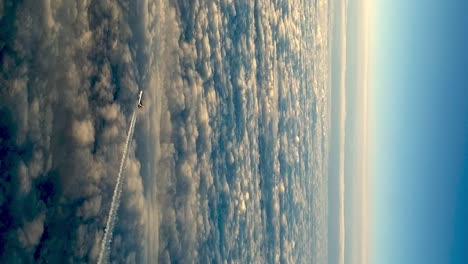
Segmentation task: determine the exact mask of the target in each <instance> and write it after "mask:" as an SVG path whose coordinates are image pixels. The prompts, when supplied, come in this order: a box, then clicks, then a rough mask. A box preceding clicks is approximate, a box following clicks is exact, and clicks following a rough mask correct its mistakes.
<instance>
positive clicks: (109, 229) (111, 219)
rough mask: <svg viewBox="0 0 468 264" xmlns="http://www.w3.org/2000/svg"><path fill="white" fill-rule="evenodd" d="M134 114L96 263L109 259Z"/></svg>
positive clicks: (133, 118)
mask: <svg viewBox="0 0 468 264" xmlns="http://www.w3.org/2000/svg"><path fill="white" fill-rule="evenodd" d="M135 121H136V114H135V112H133V114H132V119H131V120H130V127H129V128H128V133H127V140H126V142H125V146H124V150H123V154H122V159H121V161H120V168H119V174H118V176H117V183H116V184H115V189H114V194H113V196H112V202H111V207H110V210H109V216H108V218H107V224H106V230H104V237H103V238H102V244H101V251H100V252H99V259H98V263H99V264H102V263H106V262H107V260H108V257H109V250H110V244H111V241H112V234H113V231H114V226H115V220H116V216H117V210H118V209H119V205H120V195H121V194H122V176H123V173H124V171H125V168H126V167H127V164H126V161H127V149H128V144H129V143H130V139H131V138H132V135H133V128H134V127H135Z"/></svg>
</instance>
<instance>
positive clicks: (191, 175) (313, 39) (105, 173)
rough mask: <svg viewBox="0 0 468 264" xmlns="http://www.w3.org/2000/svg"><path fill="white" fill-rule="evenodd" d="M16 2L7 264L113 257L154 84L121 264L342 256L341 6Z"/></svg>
mask: <svg viewBox="0 0 468 264" xmlns="http://www.w3.org/2000/svg"><path fill="white" fill-rule="evenodd" d="M3 6H4V7H5V8H4V10H3V13H2V14H3V16H2V18H1V22H0V23H1V25H2V27H1V28H7V30H5V31H2V32H1V34H3V35H2V38H1V39H2V40H1V41H2V42H1V43H0V48H1V58H2V59H1V63H2V65H1V67H2V75H1V76H0V84H1V86H2V87H5V88H4V89H1V90H0V113H1V114H0V118H1V119H0V126H1V127H0V128H1V131H2V135H1V137H0V139H1V142H2V144H0V148H1V149H0V150H1V151H0V155H1V160H2V162H1V163H0V166H1V169H0V173H1V175H0V177H1V184H0V186H1V187H2V188H3V190H2V192H1V193H3V195H2V196H1V197H0V213H1V219H4V220H2V222H1V225H0V238H1V239H3V240H2V241H1V242H2V243H0V245H3V246H2V247H1V248H0V255H1V259H0V260H2V261H0V262H5V261H13V260H24V261H33V260H36V261H40V260H47V261H49V262H54V261H57V262H95V261H96V260H97V256H98V253H99V243H100V240H101V238H102V235H103V230H104V226H105V221H106V217H107V212H108V210H109V206H110V200H111V196H112V189H113V187H114V186H115V181H116V177H117V169H118V165H119V159H120V157H121V151H122V147H123V144H124V141H125V133H126V128H127V127H128V124H129V121H130V120H129V119H130V114H131V112H132V110H133V108H134V105H135V96H136V94H137V91H138V90H139V89H142V90H144V91H145V93H144V96H145V98H144V99H145V108H144V109H143V110H142V111H140V113H139V116H138V118H137V124H136V128H135V137H134V138H135V139H134V141H133V143H132V144H131V146H130V149H129V158H128V164H127V171H126V176H125V177H126V182H125V184H124V188H123V193H122V204H121V208H120V209H119V212H118V220H117V223H116V227H115V233H114V240H113V242H112V248H111V251H110V257H111V260H113V261H116V262H118V263H120V262H125V263H154V262H155V260H158V263H169V262H174V261H178V262H181V263H187V262H189V263H190V262H192V261H194V260H195V261H197V262H201V263H207V262H224V261H227V262H236V263H256V262H261V263H264V262H266V263H272V262H286V263H311V261H315V262H318V263H321V262H323V261H326V259H327V228H326V224H327V175H326V172H327V169H326V168H327V166H328V165H327V155H328V136H327V134H328V127H329V124H328V123H329V109H328V106H329V103H328V93H329V87H328V84H329V81H328V71H329V67H328V63H329V62H328V47H327V45H328V41H327V39H328V36H327V34H328V30H327V27H328V25H327V19H328V13H327V6H328V5H327V2H326V1H317V2H309V1H304V2H301V1H289V2H286V1H273V2H271V1H250V2H249V1H220V2H210V1H207V2H205V1H188V2H187V1H180V2H175V3H174V2H170V3H169V1H162V0H155V1H150V0H139V1H118V2H114V1H105V0H101V1H79V2H75V1H66V0H64V1H59V2H56V1H39V2H38V1H32V0H30V1H27V0H26V1H23V2H22V3H21V4H19V3H16V2H15V3H12V4H11V5H6V4H5V5H3ZM3 26H5V27H3ZM58 252H59V253H58Z"/></svg>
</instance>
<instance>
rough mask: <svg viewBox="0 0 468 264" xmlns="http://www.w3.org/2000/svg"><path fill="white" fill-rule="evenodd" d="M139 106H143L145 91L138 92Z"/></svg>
mask: <svg viewBox="0 0 468 264" xmlns="http://www.w3.org/2000/svg"><path fill="white" fill-rule="evenodd" d="M138 108H143V91H140V93H139V94H138Z"/></svg>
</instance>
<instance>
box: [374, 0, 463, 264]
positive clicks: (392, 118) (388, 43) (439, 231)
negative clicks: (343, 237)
mask: <svg viewBox="0 0 468 264" xmlns="http://www.w3.org/2000/svg"><path fill="white" fill-rule="evenodd" d="M467 7H468V6H467V4H466V3H464V2H463V1H454V0H451V1H422V0H417V1H403V0H398V1H389V0H379V1H376V3H375V6H374V9H373V10H374V12H373V13H372V14H371V17H372V20H373V21H374V24H373V26H372V30H371V32H370V34H371V35H372V37H371V38H372V43H371V47H372V48H371V49H370V50H371V53H372V56H371V59H370V61H369V67H370V69H371V76H370V78H371V83H372V85H371V88H370V89H371V91H372V92H371V93H372V96H371V99H370V109H371V110H370V120H372V121H371V122H370V127H371V130H370V131H371V132H372V133H373V135H374V137H373V138H372V142H371V143H370V144H371V145H372V146H373V149H372V150H371V153H372V154H373V155H374V156H372V157H370V160H372V162H373V164H372V165H371V166H370V168H372V171H371V173H370V174H371V181H372V185H371V188H370V189H371V192H372V197H373V199H372V201H371V204H370V214H371V219H370V220H371V222H372V225H371V226H372V230H371V234H372V235H371V244H372V245H373V247H372V252H371V254H370V256H371V259H370V263H379V264H386V263H389V264H390V263H467V262H468V251H467V249H468V246H467V245H468V244H467V242H468V241H467V237H468V236H467V234H468V229H467V228H466V220H467V214H468V210H467V206H466V201H467V198H468V196H467V193H466V192H465V190H467V188H468V181H467V177H468V166H467V163H468V133H467V131H468V116H467V113H468V105H467V103H466V100H467V99H468V89H467V88H466V84H467V81H468V71H467V62H468V51H467V50H466V47H468V45H467V44H468V38H467V33H468V32H467V30H466V29H465V28H466V25H467V22H468V19H467V16H466V10H467Z"/></svg>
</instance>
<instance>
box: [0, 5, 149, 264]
mask: <svg viewBox="0 0 468 264" xmlns="http://www.w3.org/2000/svg"><path fill="white" fill-rule="evenodd" d="M1 4H2V6H3V9H2V17H1V18H0V24H1V30H0V36H1V38H0V58H1V60H0V62H1V65H0V66H1V68H2V71H1V76H0V84H1V87H2V89H1V90H0V112H1V115H0V128H1V129H0V131H1V132H0V140H1V144H0V156H1V157H0V158H1V159H0V160H1V163H0V167H1V169H0V181H1V182H0V188H1V189H2V192H1V195H0V214H1V216H2V217H1V220H0V239H1V241H0V242H1V243H0V260H1V262H5V263H9V262H17V261H20V262H25V263H28V262H32V261H33V260H34V261H37V262H42V261H47V262H56V263H64V262H94V261H96V257H97V253H98V251H97V248H98V245H99V242H100V239H101V237H102V231H103V226H104V221H105V217H106V215H107V211H108V208H109V205H110V198H111V195H112V189H113V187H114V184H115V179H116V176H117V173H116V167H117V166H118V163H119V159H120V156H121V150H122V145H123V141H124V138H125V134H126V130H127V127H128V118H129V116H130V114H131V112H132V111H133V108H134V103H135V95H136V92H137V91H138V89H139V84H138V81H139V80H140V79H141V75H142V74H143V73H141V72H140V70H138V67H137V66H136V63H135V60H136V59H135V58H136V57H137V54H136V53H141V52H142V51H135V50H133V49H132V47H131V46H130V45H129V43H131V42H132V41H134V39H133V37H134V36H135V35H134V34H132V32H131V30H132V27H131V26H130V25H129V22H128V16H129V15H128V14H130V13H132V12H133V13H135V12H138V11H137V10H129V9H130V8H136V7H135V6H133V7H132V6H131V5H129V3H126V2H125V1H124V2H121V5H120V4H117V3H114V2H109V1H91V2H89V1H79V2H74V1H61V2H57V3H56V2H54V3H50V2H47V1H46V2H37V1H6V2H2V3H1ZM133 16H135V15H133ZM138 56H141V55H138ZM132 151H135V148H134V147H133V148H132ZM129 163H130V164H131V166H130V167H131V168H132V170H131V171H130V173H128V175H126V176H127V177H128V181H129V182H131V183H132V186H133V187H132V188H127V189H126V191H124V192H126V195H125V197H126V199H128V202H126V203H123V207H122V211H123V214H122V215H121V216H120V218H121V220H122V221H121V222H122V223H125V226H121V225H120V224H119V223H118V224H117V228H116V230H118V232H119V235H122V234H125V237H126V239H125V241H126V243H116V244H115V245H114V246H113V247H114V248H113V252H118V254H117V253H116V255H115V257H119V258H120V257H122V255H123V256H125V258H124V259H127V260H128V262H135V261H137V254H136V253H135V252H136V249H138V248H140V247H141V244H140V242H139V241H140V237H141V232H140V231H139V230H140V229H141V227H142V225H143V221H142V214H143V209H142V208H144V206H142V205H141V204H142V203H144V200H142V195H143V194H142V190H141V189H139V188H138V182H139V179H140V178H139V177H140V176H139V166H138V165H135V164H139V163H138V161H136V160H135V156H134V155H131V158H130V159H129ZM134 186H137V187H134ZM136 205H138V206H136ZM127 207H131V208H127ZM125 213H127V214H125ZM129 223H134V224H129Z"/></svg>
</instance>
